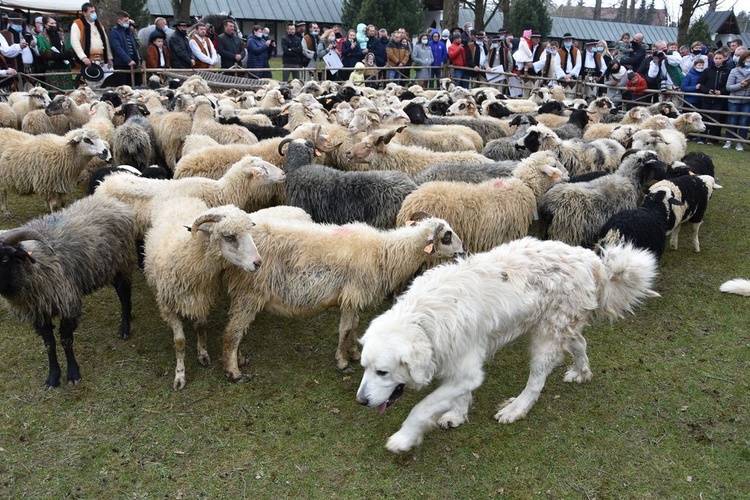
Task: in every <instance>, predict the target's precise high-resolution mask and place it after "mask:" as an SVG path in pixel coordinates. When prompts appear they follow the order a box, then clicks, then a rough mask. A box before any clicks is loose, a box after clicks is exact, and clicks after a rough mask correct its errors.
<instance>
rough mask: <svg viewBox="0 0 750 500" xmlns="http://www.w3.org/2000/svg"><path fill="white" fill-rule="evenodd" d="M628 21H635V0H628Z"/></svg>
mask: <svg viewBox="0 0 750 500" xmlns="http://www.w3.org/2000/svg"><path fill="white" fill-rule="evenodd" d="M628 22H629V23H632V22H635V0H630V7H628Z"/></svg>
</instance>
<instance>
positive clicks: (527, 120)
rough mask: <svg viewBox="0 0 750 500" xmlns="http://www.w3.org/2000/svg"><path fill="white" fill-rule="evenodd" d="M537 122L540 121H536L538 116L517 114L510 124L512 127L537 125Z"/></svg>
mask: <svg viewBox="0 0 750 500" xmlns="http://www.w3.org/2000/svg"><path fill="white" fill-rule="evenodd" d="M537 123H538V122H537V121H536V118H534V117H533V116H531V115H516V116H514V117H513V119H512V120H511V121H510V126H511V127H522V126H524V125H526V126H532V125H536V124H537Z"/></svg>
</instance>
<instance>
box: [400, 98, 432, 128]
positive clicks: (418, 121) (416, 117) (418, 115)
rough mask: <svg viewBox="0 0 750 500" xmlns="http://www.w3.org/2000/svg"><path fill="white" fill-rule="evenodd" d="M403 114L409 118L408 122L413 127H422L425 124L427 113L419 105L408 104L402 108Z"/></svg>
mask: <svg viewBox="0 0 750 500" xmlns="http://www.w3.org/2000/svg"><path fill="white" fill-rule="evenodd" d="M404 113H406V116H408V117H409V121H410V122H412V123H413V124H415V125H424V124H425V123H427V113H425V110H424V107H423V106H422V105H421V104H417V103H414V102H410V103H409V104H407V105H406V106H404Z"/></svg>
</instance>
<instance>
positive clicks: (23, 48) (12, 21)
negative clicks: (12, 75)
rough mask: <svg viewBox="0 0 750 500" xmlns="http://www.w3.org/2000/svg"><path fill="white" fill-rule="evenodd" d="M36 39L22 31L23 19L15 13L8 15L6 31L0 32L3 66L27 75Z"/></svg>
mask: <svg viewBox="0 0 750 500" xmlns="http://www.w3.org/2000/svg"><path fill="white" fill-rule="evenodd" d="M34 48H36V39H35V38H34V36H33V35H31V33H28V32H26V31H25V30H24V26H23V17H21V15H20V14H18V13H17V12H11V13H10V14H8V29H7V30H3V31H0V54H2V55H3V57H4V58H5V64H6V65H7V67H9V68H13V69H15V70H16V71H19V72H22V73H23V72H26V73H29V72H31V71H32V69H33V65H34V53H33V52H32V49H34Z"/></svg>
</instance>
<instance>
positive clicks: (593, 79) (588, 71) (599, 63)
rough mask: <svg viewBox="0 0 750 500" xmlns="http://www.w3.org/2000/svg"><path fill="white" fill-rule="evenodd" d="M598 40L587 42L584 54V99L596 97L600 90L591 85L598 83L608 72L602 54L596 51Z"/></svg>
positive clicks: (582, 72)
mask: <svg viewBox="0 0 750 500" xmlns="http://www.w3.org/2000/svg"><path fill="white" fill-rule="evenodd" d="M596 44H597V41H596V40H589V41H587V42H586V50H585V51H584V54H583V63H582V65H581V77H582V81H583V88H582V91H583V97H584V98H586V97H594V98H595V97H596V96H597V94H598V91H597V90H598V88H597V87H595V86H593V85H591V84H592V83H597V82H598V81H599V80H600V78H601V77H602V75H603V74H604V73H605V72H606V71H607V63H606V61H605V60H604V57H602V54H601V53H600V52H597V51H596Z"/></svg>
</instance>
